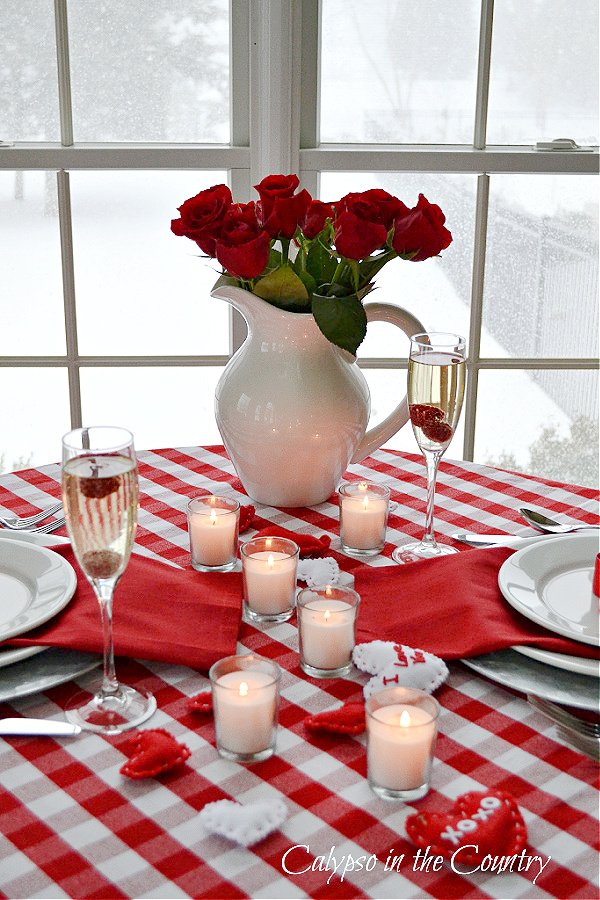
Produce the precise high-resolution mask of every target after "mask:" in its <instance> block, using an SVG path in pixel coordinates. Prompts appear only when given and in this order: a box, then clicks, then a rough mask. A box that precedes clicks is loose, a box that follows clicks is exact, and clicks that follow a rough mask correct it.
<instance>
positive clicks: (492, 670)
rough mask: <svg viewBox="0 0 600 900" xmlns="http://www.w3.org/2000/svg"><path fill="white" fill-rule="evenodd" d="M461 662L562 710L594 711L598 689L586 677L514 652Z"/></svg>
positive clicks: (594, 681) (503, 652) (596, 708)
mask: <svg viewBox="0 0 600 900" xmlns="http://www.w3.org/2000/svg"><path fill="white" fill-rule="evenodd" d="M461 662H462V663H464V664H465V666H468V667H469V669H473V670H474V671H475V672H477V673H478V674H479V675H485V676H486V677H487V678H491V679H492V681H498V682H499V683H500V684H502V685H504V686H505V687H509V688H512V689H513V690H515V691H521V693H523V694H535V695H536V696H537V697H543V698H544V699H545V700H553V701H554V702H555V703H562V704H563V705H564V706H575V707H578V708H579V709H592V710H596V711H598V707H599V705H600V689H599V686H598V681H597V680H596V679H595V678H590V677H589V675H579V674H578V673H577V672H566V671H565V670H564V669H557V668H556V667H555V666H548V665H546V663H542V662H538V661H537V660H535V659H530V658H529V657H528V656H523V655H522V654H521V653H517V652H516V651H515V650H498V651H497V652H496V653H486V654H485V655H483V656H474V657H472V658H471V659H461Z"/></svg>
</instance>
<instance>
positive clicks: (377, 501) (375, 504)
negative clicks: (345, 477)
mask: <svg viewBox="0 0 600 900" xmlns="http://www.w3.org/2000/svg"><path fill="white" fill-rule="evenodd" d="M389 495H390V492H389V490H388V489H387V488H386V487H382V486H381V485H375V484H369V483H368V482H357V483H356V482H353V483H352V484H345V485H342V487H341V488H340V538H341V542H342V548H343V549H348V550H357V551H366V552H378V551H379V550H381V549H383V546H384V544H385V532H386V526H387V517H388V506H389Z"/></svg>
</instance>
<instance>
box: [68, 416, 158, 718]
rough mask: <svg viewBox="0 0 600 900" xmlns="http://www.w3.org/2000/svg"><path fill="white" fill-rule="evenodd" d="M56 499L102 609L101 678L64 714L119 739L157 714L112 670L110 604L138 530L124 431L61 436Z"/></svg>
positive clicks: (128, 438) (132, 464) (131, 456)
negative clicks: (60, 496)
mask: <svg viewBox="0 0 600 900" xmlns="http://www.w3.org/2000/svg"><path fill="white" fill-rule="evenodd" d="M62 446H63V465H62V494H63V505H64V510H65V518H66V520H67V530H68V532H69V537H70V538H71V544H72V545H73V550H74V553H75V557H76V559H77V562H78V563H79V565H80V567H81V569H82V571H83V573H84V575H85V576H86V578H87V580H88V581H89V583H90V584H91V586H92V588H93V590H94V593H95V595H96V597H97V599H98V604H99V606H100V620H101V623H102V634H103V644H104V675H103V679H102V684H101V686H100V688H99V690H98V691H97V692H96V693H95V694H94V695H93V697H92V698H91V699H90V698H89V696H88V694H84V693H80V694H77V695H76V696H75V697H73V698H72V699H71V701H70V703H69V705H68V706H67V709H66V710H65V714H66V716H67V718H68V719H69V720H70V721H71V722H75V723H76V724H77V725H80V726H81V727H82V728H84V729H86V730H87V731H96V732H101V733H104V734H118V733H120V732H121V731H125V730H126V729H128V728H134V727H135V726H136V725H139V724H140V723H141V722H144V721H145V720H146V719H148V718H149V717H150V716H151V715H152V713H153V712H154V711H155V710H156V700H155V699H154V697H153V696H152V694H149V693H147V692H146V691H138V690H136V689H135V688H132V687H129V686H127V685H123V684H119V682H118V681H117V676H116V673H115V661H114V651H113V632H112V606H113V592H114V589H115V586H116V584H117V582H118V580H119V578H120V577H121V575H122V574H123V572H124V571H125V569H126V567H127V563H128V562H129V557H130V556H131V548H132V546H133V539H134V536H135V530H136V525H137V509H138V478H137V464H136V458H135V450H134V447H133V436H132V434H131V432H129V431H127V430H126V429H125V428H115V427H110V426H104V425H103V426H93V427H90V428H76V429H75V430H74V431H71V432H69V433H68V434H66V435H65V436H64V437H63V441H62Z"/></svg>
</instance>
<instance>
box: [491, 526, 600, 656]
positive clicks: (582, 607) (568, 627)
mask: <svg viewBox="0 0 600 900" xmlns="http://www.w3.org/2000/svg"><path fill="white" fill-rule="evenodd" d="M599 549H600V548H599V538H598V535H596V534H573V535H568V536H567V535H565V536H562V537H555V538H550V539H549V540H545V541H540V542H539V543H536V544H530V545H529V546H528V547H524V548H523V549H522V550H518V551H517V552H516V553H513V555H512V556H509V558H508V559H507V560H506V562H505V563H504V564H503V565H502V566H501V568H500V571H499V573H498V584H499V586H500V590H501V591H502V593H503V595H504V596H505V598H506V599H507V600H508V602H509V603H510V605H511V606H512V607H514V609H516V610H517V611H518V612H520V613H522V614H523V615H524V616H526V617H527V618H528V619H531V621H532V622H537V624H538V625H542V626H543V627H544V628H547V629H548V630H549V631H553V632H554V633H555V634H562V635H564V636H565V637H569V638H571V639H572V640H574V641H580V642H581V643H583V644H595V645H597V644H598V598H597V597H595V596H594V594H593V592H592V577H593V573H594V563H595V560H596V554H597V553H598V550H599Z"/></svg>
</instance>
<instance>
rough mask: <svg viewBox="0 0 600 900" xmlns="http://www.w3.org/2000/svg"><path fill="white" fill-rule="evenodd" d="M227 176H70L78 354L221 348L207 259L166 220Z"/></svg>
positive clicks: (223, 314) (224, 311) (225, 331)
mask: <svg viewBox="0 0 600 900" xmlns="http://www.w3.org/2000/svg"><path fill="white" fill-rule="evenodd" d="M225 180H226V179H225V172H73V173H72V175H71V195H72V207H73V241H74V253H75V287H76V291H77V324H78V329H79V352H80V353H81V354H83V355H84V356H85V355H101V354H104V355H106V354H108V355H120V354H125V355H137V356H139V355H143V356H151V355H170V354H186V355H187V354H192V355H194V356H199V355H207V354H226V353H228V352H229V325H228V322H229V318H228V307H227V304H225V303H224V302H223V301H221V300H214V299H212V298H211V297H210V289H211V287H212V285H213V284H214V282H215V281H216V279H217V277H218V273H217V272H216V271H215V268H214V261H212V260H207V259H203V258H202V253H201V251H200V250H199V248H198V247H197V246H196V244H195V243H194V242H193V241H190V240H188V238H182V237H175V235H174V234H172V233H171V219H173V218H177V216H178V215H179V214H178V212H177V207H178V206H181V204H182V203H183V201H184V200H186V199H187V198H188V197H193V196H194V195H195V194H197V193H198V192H199V191H200V190H203V189H204V188H207V187H209V186H210V185H212V184H216V183H217V182H222V181H225Z"/></svg>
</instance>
